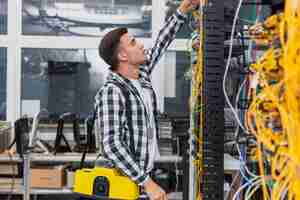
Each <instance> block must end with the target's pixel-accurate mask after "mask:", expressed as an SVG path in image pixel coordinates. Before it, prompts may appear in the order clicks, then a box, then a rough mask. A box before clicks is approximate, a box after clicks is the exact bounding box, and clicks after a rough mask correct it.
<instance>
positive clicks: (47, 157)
mask: <svg viewBox="0 0 300 200" xmlns="http://www.w3.org/2000/svg"><path fill="white" fill-rule="evenodd" d="M81 156H82V154H78V153H64V154H56V155H52V154H35V153H33V154H31V161H32V162H49V161H51V162H74V161H75V162H76V161H77V162H80V160H81ZM96 157H97V155H96V154H88V155H87V156H86V158H85V161H86V162H93V161H95V159H96ZM11 161H13V162H21V161H22V159H21V158H20V156H19V155H14V156H13V157H12V158H9V156H7V155H0V163H1V162H2V163H4V162H11ZM181 161H182V157H180V156H173V155H172V156H161V157H160V158H158V159H157V160H156V161H155V162H157V163H168V162H172V163H180V162H181Z"/></svg>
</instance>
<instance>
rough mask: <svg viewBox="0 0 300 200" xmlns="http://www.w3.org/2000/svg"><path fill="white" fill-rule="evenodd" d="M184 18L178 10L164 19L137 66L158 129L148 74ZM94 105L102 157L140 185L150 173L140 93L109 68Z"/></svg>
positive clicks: (145, 118) (143, 108)
mask: <svg viewBox="0 0 300 200" xmlns="http://www.w3.org/2000/svg"><path fill="white" fill-rule="evenodd" d="M184 22H185V16H183V15H182V14H180V13H179V11H177V12H176V13H175V14H174V15H172V16H171V17H170V18H169V19H168V20H167V22H166V23H165V25H164V26H163V28H162V29H161V30H160V32H159V34H158V38H157V39H156V42H155V44H154V47H153V48H152V49H150V50H149V51H148V55H147V62H146V64H145V65H143V66H141V67H140V75H139V82H140V83H141V86H142V88H144V89H148V90H149V91H150V92H151V99H152V104H153V114H154V118H155V124H156V130H157V133H158V125H157V114H158V111H157V100H156V95H155V92H154V90H153V88H152V85H151V80H150V74H151V72H152V71H153V68H154V66H155V65H156V64H157V62H158V61H159V59H160V58H161V56H162V54H163V53H164V52H165V51H166V50H167V48H168V46H169V45H170V43H171V42H172V41H173V40H174V38H175V34H176V33H177V32H178V30H179V29H180V27H181V26H182V25H183V23H184ZM115 83H119V84H122V85H123V86H125V87H126V89H127V90H128V91H129V93H128V94H129V95H128V96H126V95H124V93H123V90H121V89H120V87H119V86H118V85H117V84H115ZM126 97H127V98H128V97H129V99H126ZM126 101H130V104H129V105H130V107H129V108H127V107H126V105H128V102H127V103H125V102H126ZM96 106H98V123H99V128H100V133H101V134H102V141H101V144H102V147H103V154H104V157H106V158H107V159H109V160H111V161H112V162H113V164H114V165H115V166H116V167H117V168H119V169H120V170H121V171H122V172H123V173H124V174H126V175H127V176H129V177H130V178H131V179H132V180H133V181H135V182H136V183H137V184H139V185H142V184H143V183H144V182H145V181H146V180H147V179H148V177H149V171H147V166H148V164H149V152H148V151H149V150H148V142H149V138H148V134H147V131H148V130H147V129H148V128H147V127H148V125H149V116H147V113H146V108H145V105H144V103H143V100H142V97H141V96H140V94H139V93H138V91H137V89H136V88H135V87H134V86H133V85H132V83H131V82H130V81H129V80H128V79H126V78H125V77H122V76H121V75H119V74H117V73H114V72H110V73H109V75H108V78H107V81H106V83H105V84H104V86H103V87H102V88H101V89H100V90H99V92H98V93H97V95H96ZM128 112H129V113H130V115H129V116H128V114H127V113H128ZM130 137H132V138H130ZM132 143H133V144H132ZM132 147H134V148H132Z"/></svg>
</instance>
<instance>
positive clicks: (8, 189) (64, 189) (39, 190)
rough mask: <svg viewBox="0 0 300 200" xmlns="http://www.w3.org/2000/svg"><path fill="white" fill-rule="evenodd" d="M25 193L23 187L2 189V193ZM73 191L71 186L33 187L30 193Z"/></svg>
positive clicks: (63, 192) (66, 192) (69, 192)
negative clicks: (56, 187)
mask: <svg viewBox="0 0 300 200" xmlns="http://www.w3.org/2000/svg"><path fill="white" fill-rule="evenodd" d="M11 192H12V194H23V189H22V188H18V189H13V190H11V189H10V188H5V189H3V188H2V189H0V194H9V193H11ZM72 193H73V191H72V189H70V188H61V189H42V188H31V189H30V194H72Z"/></svg>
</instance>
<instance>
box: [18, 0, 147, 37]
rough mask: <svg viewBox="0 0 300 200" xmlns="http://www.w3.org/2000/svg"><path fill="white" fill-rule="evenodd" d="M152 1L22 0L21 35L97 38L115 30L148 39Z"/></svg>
mask: <svg viewBox="0 0 300 200" xmlns="http://www.w3.org/2000/svg"><path fill="white" fill-rule="evenodd" d="M151 6H152V0H88V1H87V0H38V1H37V0H23V18H22V21H23V30H22V31H23V34H25V35H64V36H72V35H75V36H94V37H99V36H101V35H103V34H104V33H106V32H107V31H109V30H111V29H112V28H116V27H127V28H128V29H129V32H131V33H132V34H133V35H135V36H141V37H151V16H152V12H151V9H152V8H151Z"/></svg>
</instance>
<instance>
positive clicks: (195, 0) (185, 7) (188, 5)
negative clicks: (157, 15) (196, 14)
mask: <svg viewBox="0 0 300 200" xmlns="http://www.w3.org/2000/svg"><path fill="white" fill-rule="evenodd" d="M200 1H202V2H204V1H205V0H183V1H182V2H181V4H180V6H179V10H180V12H182V13H183V14H187V13H188V12H190V11H191V10H194V9H195V8H197V7H198V6H199V4H200Z"/></svg>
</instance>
